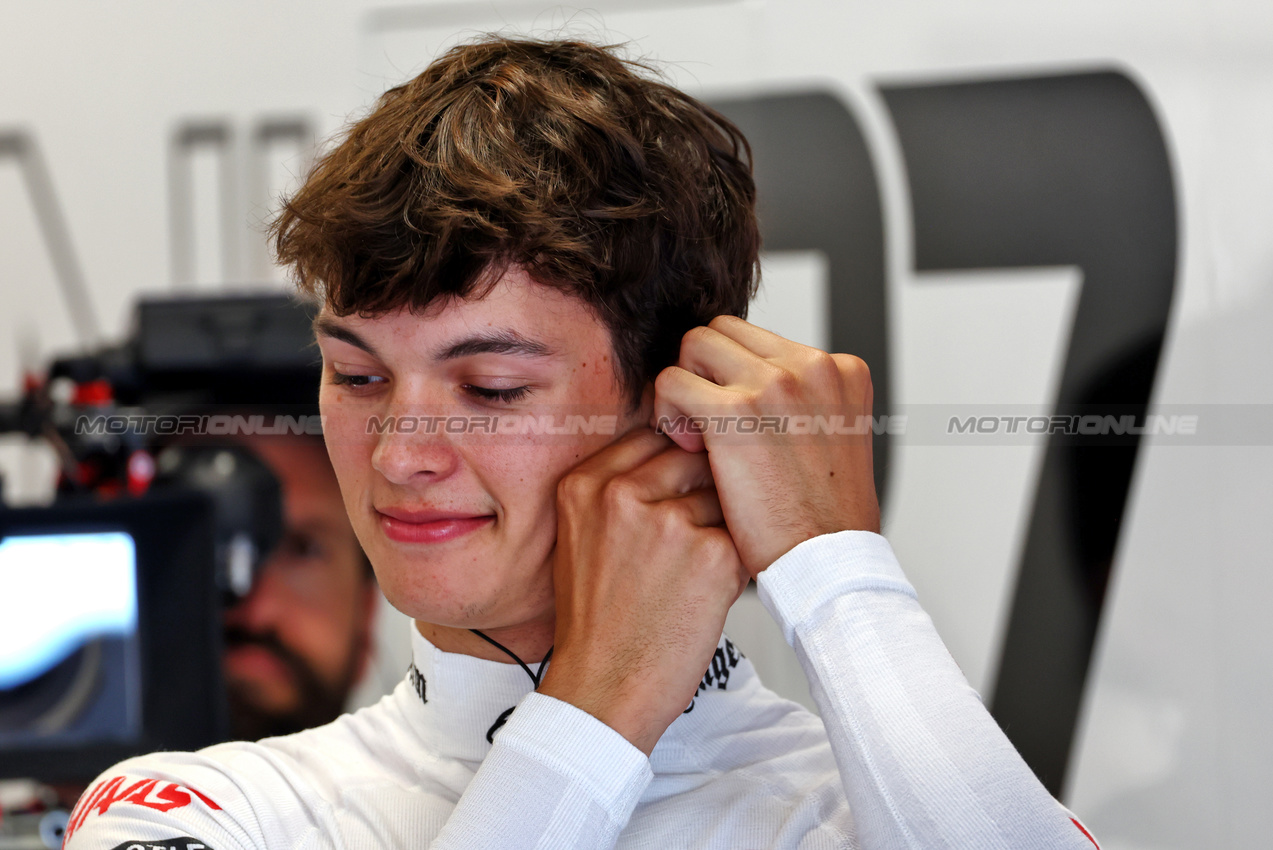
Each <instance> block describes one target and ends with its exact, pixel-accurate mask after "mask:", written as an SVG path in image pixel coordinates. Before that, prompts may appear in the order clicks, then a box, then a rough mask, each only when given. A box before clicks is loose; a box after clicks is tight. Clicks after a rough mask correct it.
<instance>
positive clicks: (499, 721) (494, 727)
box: [469, 629, 553, 744]
mask: <svg viewBox="0 0 1273 850" xmlns="http://www.w3.org/2000/svg"><path fill="white" fill-rule="evenodd" d="M469 631H470V632H472V633H473V634H475V635H477V636H478V637H480V638H481V639H482V640H484V641H486V642H487V643H489V644H490V645H491V646H493V647H495V648H496V649H498V650H499V651H500V652H502V653H504V654H505V655H507V656H508V657H509V658H511V659H513V660H514V661H516V662H517V665H518V666H519V667H521V668H522V669H523V670H525V671H526V675H527V676H530V681H531V683H532V684H533V685H534V686H535V689H536V690H538V689H539V681H540V679H542V678H543V675H544V667H545V666H547V664H548V659H550V658H552V657H553V648H552V647H551V646H550V647H548V652H547V653H546V654H545V655H544V660H543V661H540V662H539V669H537V670H535V671H534V672H531V669H530V667H529V666H528V665H527V664H526V662H525V661H522V660H521V659H520V658H518V657H517V655H516V654H515V653H514V652H513V651H512V650H511V649H509V648H508V647H506V646H504V644H502V643H500V642H499V641H497V640H495V639H494V638H491V637H487V636H486V635H484V634H482V633H481V632H479V631H478V630H477V629H469ZM514 708H517V706H512V707H510V708H507V709H505V710H504V711H503V712H502V713H501V714H500V716H499V717H497V718H495V722H494V723H492V724H491V728H490V729H487V730H486V743H488V744H493V743H495V733H496V732H498V731H499V729H500V727H501V726H503V725H504V724H505V723H507V722H508V718H509V716H510V715H512V713H513V709H514Z"/></svg>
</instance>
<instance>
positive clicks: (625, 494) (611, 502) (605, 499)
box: [601, 475, 641, 508]
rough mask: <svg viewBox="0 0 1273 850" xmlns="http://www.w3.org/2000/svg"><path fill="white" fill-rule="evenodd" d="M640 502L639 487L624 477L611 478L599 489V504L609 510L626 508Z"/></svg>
mask: <svg viewBox="0 0 1273 850" xmlns="http://www.w3.org/2000/svg"><path fill="white" fill-rule="evenodd" d="M640 500H641V490H640V487H639V486H638V485H637V483H636V482H635V481H633V480H632V479H631V478H629V477H627V476H626V475H617V476H615V477H614V478H611V479H610V480H609V481H607V482H606V483H605V485H604V486H603V487H602V488H601V502H602V504H604V505H605V506H606V507H609V508H626V507H628V506H630V505H632V504H634V503H636V502H639V501H640Z"/></svg>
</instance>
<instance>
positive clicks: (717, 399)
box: [654, 366, 734, 452]
mask: <svg viewBox="0 0 1273 850" xmlns="http://www.w3.org/2000/svg"><path fill="white" fill-rule="evenodd" d="M733 398H734V396H733V394H732V393H731V392H729V391H727V390H725V389H723V388H722V387H720V386H719V385H717V384H715V383H713V382H712V381H709V380H708V379H706V378H704V377H702V376H701V375H696V374H694V373H693V372H690V371H688V370H686V369H682V368H681V367H679V366H669V367H668V368H666V369H664V370H663V371H662V372H660V373H659V375H658V377H657V378H656V379H655V381H654V421H655V423H656V424H658V425H659V427H660V428H661V429H662V431H663V432H664V433H665V434H667V436H668V437H670V438H671V439H672V441H673V442H675V443H676V444H677V445H678V446H680V447H681V448H683V449H685V450H686V451H687V452H701V451H702V450H703V449H704V448H705V445H704V443H703V435H702V433H701V432H700V431H698V430H696V429H695V428H694V427H692V425H691V423H690V422H689V421H688V419H689V417H692V416H707V417H710V416H711V415H712V414H718V415H719V414H722V413H724V412H725V411H727V410H728V409H729V408H728V406H727V405H728V403H729V402H730V401H731V400H733Z"/></svg>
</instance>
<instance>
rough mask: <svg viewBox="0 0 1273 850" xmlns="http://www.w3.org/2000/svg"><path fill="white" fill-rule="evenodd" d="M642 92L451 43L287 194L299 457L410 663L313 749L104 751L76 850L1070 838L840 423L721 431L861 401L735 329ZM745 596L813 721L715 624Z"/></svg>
mask: <svg viewBox="0 0 1273 850" xmlns="http://www.w3.org/2000/svg"><path fill="white" fill-rule="evenodd" d="M638 70H639V69H636V68H634V67H633V66H631V65H629V64H627V63H624V62H622V61H620V60H619V59H617V58H615V56H613V55H612V54H611V53H610V52H608V51H606V50H603V49H600V48H597V47H594V46H591V45H585V44H577V43H559V42H548V43H540V42H519V41H508V40H491V41H486V42H483V43H480V44H473V45H468V46H464V47H460V48H456V49H455V50H453V51H451V52H449V53H448V54H446V55H445V56H443V57H442V58H441V59H439V60H438V61H437V62H435V63H434V64H433V65H432V66H430V68H429V69H428V70H426V71H425V72H424V73H423V74H422V75H421V76H420V77H418V78H416V79H415V80H413V81H411V82H410V83H408V84H406V85H404V86H402V87H400V88H397V89H394V90H392V91H390V92H388V93H387V94H385V95H384V97H383V98H382V99H381V101H380V103H379V104H378V106H377V108H376V109H375V110H374V111H373V112H372V114H371V115H369V116H368V117H367V118H365V119H363V120H362V121H360V122H359V123H358V124H357V125H355V126H354V127H353V128H352V130H351V131H350V133H349V135H348V137H347V138H346V139H345V140H344V142H343V143H342V144H341V145H340V146H339V147H337V148H336V149H335V150H333V151H332V152H331V153H330V154H329V155H328V156H327V157H326V158H325V159H324V160H323V161H322V162H321V163H320V164H319V166H318V167H317V168H316V170H315V172H314V173H313V174H312V175H311V176H310V178H309V180H308V181H307V183H306V185H305V187H304V188H302V189H301V191H300V192H299V193H298V195H297V196H296V197H295V198H293V199H292V201H291V203H290V204H289V206H288V209H287V211H286V212H285V213H284V215H283V216H282V218H281V220H280V221H279V223H278V224H277V228H276V232H277V235H278V247H279V253H280V256H281V257H282V258H283V259H284V260H286V261H288V262H290V263H291V264H292V265H293V266H294V268H295V269H296V271H297V274H298V277H299V279H300V280H301V282H302V285H303V286H305V287H306V288H309V289H312V290H317V291H320V292H321V293H322V295H323V297H324V301H325V304H326V307H325V309H324V311H323V313H322V314H321V315H320V317H319V319H318V321H317V323H316V330H317V332H318V337H319V344H320V346H321V348H322V351H323V361H324V379H323V388H322V391H321V402H322V406H323V410H324V414H325V416H326V426H325V427H326V439H327V443H328V451H329V453H330V455H331V458H332V463H333V466H334V468H335V470H336V474H337V477H338V479H339V481H340V486H341V491H342V494H343V497H344V500H345V506H346V509H347V511H348V513H349V516H350V519H351V522H352V524H353V527H354V529H355V531H356V532H357V534H358V537H359V539H360V541H361V542H362V544H363V547H364V548H365V549H366V551H367V553H368V556H369V557H370V558H371V561H372V563H373V564H374V565H375V568H376V572H377V577H378V578H379V581H380V585H381V587H382V589H383V590H384V592H385V594H386V595H387V597H388V598H389V600H390V601H391V602H392V603H393V604H394V605H395V606H397V607H398V608H399V609H400V610H402V611H404V612H405V613H407V614H408V615H410V616H411V617H413V618H414V619H415V621H416V631H415V632H414V633H413V641H414V644H415V646H414V650H415V663H414V665H413V666H412V668H411V670H410V671H409V673H408V676H407V679H406V681H405V682H404V683H403V684H402V685H401V686H400V687H399V689H398V690H397V691H396V692H395V693H394V695H393V696H392V697H389V698H387V699H386V700H385V701H383V702H382V703H380V704H379V705H377V706H375V707H374V708H372V709H369V710H366V711H363V712H359V713H358V714H356V715H353V716H350V717H345V718H342V719H341V720H339V721H337V722H336V723H334V724H331V725H330V726H327V727H324V728H322V729H318V730H312V731H309V732H305V733H301V734H299V735H294V736H290V737H287V738H279V739H273V740H267V741H264V742H262V743H259V744H230V745H223V746H221V747H214V748H212V749H209V750H206V751H203V752H201V753H197V754H162V755H154V756H149V757H145V758H142V759H136V760H132V761H129V762H125V763H123V764H121V765H120V766H118V767H117V768H116V769H114V770H112V771H111V772H109V773H108V774H107V775H105V776H104V777H103V779H102V781H101V783H99V785H98V786H97V787H96V788H95V789H94V790H93V791H91V792H90V794H89V795H88V796H87V797H86V798H85V801H84V802H83V803H81V805H80V807H79V808H78V810H77V811H76V812H75V813H74V815H73V817H72V820H71V825H70V834H71V837H70V840H69V845H68V846H69V847H70V848H72V850H78V848H84V847H111V846H115V845H120V846H128V845H129V844H130V843H136V844H141V845H146V844H151V843H162V844H164V845H166V846H172V845H178V846H179V845H181V843H182V842H185V844H186V846H192V844H197V845H199V846H207V847H211V848H216V850H226V848H227V847H228V848H243V849H244V850H246V848H251V847H292V846H298V847H299V846H305V847H310V846H313V847H385V846H402V847H405V846H426V845H427V846H430V847H434V848H461V847H464V848H520V847H563V848H565V847H577V848H604V847H660V848H673V847H675V848H682V847H701V848H760V847H765V848H768V847H801V848H814V847H837V848H838V847H865V848H892V847H898V848H902V847H905V848H918V847H924V848H934V847H978V848H989V847H1001V848H1025V847H1048V848H1056V847H1071V848H1082V847H1088V848H1090V847H1091V846H1092V842H1091V841H1090V839H1089V838H1088V837H1086V835H1085V833H1084V832H1083V831H1082V828H1081V827H1080V826H1079V825H1078V823H1077V821H1074V820H1073V819H1072V818H1071V816H1070V815H1069V813H1068V812H1066V811H1065V810H1064V809H1063V808H1062V807H1061V806H1060V805H1059V804H1058V803H1056V802H1055V801H1054V800H1052V799H1051V798H1050V797H1049V796H1048V794H1047V793H1046V791H1045V790H1044V789H1043V788H1042V786H1041V785H1040V784H1039V783H1038V782H1037V781H1036V780H1035V779H1034V777H1033V775H1032V774H1031V773H1030V771H1029V770H1028V768H1027V767H1026V766H1025V765H1024V763H1022V762H1021V760H1020V758H1019V757H1018V756H1017V755H1016V753H1015V752H1014V751H1013V749H1012V747H1011V746H1010V745H1009V744H1008V742H1007V740H1006V739H1005V738H1004V737H1003V735H1002V734H1001V733H1000V732H999V730H998V728H997V727H996V726H995V724H994V721H993V720H992V719H991V718H990V717H989V715H988V714H987V713H986V712H985V710H984V709H983V708H982V706H981V704H980V701H979V700H978V698H977V695H976V694H975V693H974V692H973V691H972V690H971V688H969V687H968V685H967V684H966V682H965V681H964V680H963V678H962V676H961V675H960V673H959V671H958V669H957V668H956V667H955V665H954V664H953V662H952V661H951V659H950V657H949V656H948V655H947V654H946V652H945V649H944V647H943V646H942V644H941V641H940V639H939V638H938V637H937V635H936V633H935V632H934V630H933V628H932V625H931V623H930V622H929V620H928V618H927V617H926V616H925V615H924V613H923V611H922V610H921V609H920V608H919V606H918V604H917V603H916V601H915V598H914V592H913V591H912V589H911V588H910V585H909V584H908V583H907V582H906V579H905V577H904V576H903V574H902V572H901V569H900V568H899V567H898V565H897V563H896V561H895V559H894V558H893V555H892V552H891V550H890V549H889V546H888V544H887V542H885V541H884V539H883V538H882V537H880V536H879V535H878V533H877V532H878V529H879V512H878V506H877V503H876V499H875V494H874V488H873V484H872V475H871V449H870V436H869V434H870V432H869V429H862V430H863V431H864V433H860V434H850V435H847V436H835V437H828V436H826V435H812V436H803V437H797V436H794V435H792V434H784V433H780V431H781V429H778V428H773V427H769V428H759V427H758V428H751V427H746V428H744V427H742V426H741V425H739V427H737V428H731V427H728V425H727V424H725V423H742V422H744V421H746V422H751V423H761V422H763V421H764V419H766V418H768V417H772V416H775V415H778V416H781V415H783V414H788V413H790V414H809V413H817V414H823V415H828V416H833V415H844V416H847V417H848V420H849V421H850V422H852V421H853V418H854V417H855V416H856V415H859V414H863V413H865V412H868V411H869V410H870V405H871V383H870V379H869V375H868V373H867V370H866V367H865V366H864V364H862V363H861V362H860V361H858V360H856V359H855V358H853V357H850V356H848V355H842V354H836V355H829V354H825V353H823V352H819V351H816V350H813V349H809V348H806V347H804V346H800V345H796V344H793V343H791V342H789V341H787V340H784V339H782V338H780V337H777V336H775V335H774V334H771V333H768V332H766V331H763V330H761V329H759V328H756V327H754V326H752V325H749V324H748V323H746V322H745V321H743V320H742V319H741V318H738V316H741V315H743V314H744V313H745V309H746V303H747V300H748V297H749V296H750V294H751V292H752V290H753V287H754V280H755V269H756V257H757V251H758V246H759V239H758V235H757V228H756V222H755V215H754V197H753V195H754V190H753V185H752V182H751V178H750V170H749V167H748V165H747V164H746V161H745V157H746V143H745V141H744V140H743V139H742V137H741V136H740V134H739V133H738V131H737V130H736V129H735V128H734V127H732V125H730V124H729V123H728V122H726V121H724V120H723V119H721V118H720V117H719V116H716V115H715V114H714V113H712V112H711V111H710V110H708V109H706V108H705V107H703V106H702V105H700V104H698V103H697V102H695V101H694V100H692V99H691V98H688V97H687V96H685V95H683V94H681V93H680V92H677V91H675V90H674V89H671V88H669V87H667V86H664V85H662V84H660V83H657V82H653V81H650V80H648V79H646V78H644V77H642V76H641V75H640V74H638V73H637V71H638ZM572 416H574V417H576V418H575V419H574V420H571V419H570V417H572ZM682 416H684V417H693V418H694V421H697V422H702V423H707V424H708V425H709V427H706V428H703V429H673V430H674V433H671V434H670V435H669V436H663V435H661V434H659V433H656V432H655V431H654V430H652V429H651V428H650V427H649V426H650V423H651V422H652V421H655V422H657V421H659V420H663V421H671V422H675V421H676V420H677V419H678V417H682ZM731 417H732V418H731ZM545 418H547V421H549V422H550V423H555V424H556V425H560V424H561V423H563V422H564V423H567V424H568V423H569V422H571V421H574V422H575V424H576V426H578V427H574V428H571V427H565V426H563V427H557V428H555V430H554V428H548V429H545V428H544V427H542V423H543V422H544V421H545ZM509 421H511V422H513V425H514V427H512V428H505V427H504V423H506V422H509ZM770 421H772V420H770ZM528 422H529V423H539V425H538V426H536V427H529V428H528V427H521V425H525V424H526V423H528ZM519 423H520V425H519ZM580 423H583V424H582V425H581V424H580ZM751 432H754V433H751ZM753 577H754V578H755V579H756V581H757V583H758V585H759V587H760V591H761V594H762V598H763V599H764V601H765V603H766V605H767V606H768V607H769V610H770V611H771V612H772V613H773V614H774V616H775V617H776V618H777V619H778V621H779V623H780V624H781V625H782V628H783V631H784V633H785V634H786V636H787V638H788V640H789V641H791V642H792V643H793V645H794V646H795V647H796V649H797V652H798V653H799V655H800V657H801V661H802V664H803V665H804V667H805V669H806V672H807V674H808V676H809V678H810V682H811V686H812V690H813V693H814V695H815V698H816V699H817V700H818V702H819V705H820V706H821V709H822V715H823V716H822V719H821V720H819V719H818V718H816V717H814V716H812V715H810V714H808V713H807V712H804V711H803V710H802V709H800V708H799V707H798V706H795V705H794V704H791V703H788V702H785V701H783V700H781V699H778V698H777V697H776V696H774V695H773V694H772V693H770V692H768V691H766V690H765V689H764V688H763V687H762V686H761V684H760V683H759V682H758V681H757V679H756V677H755V673H754V671H753V670H752V669H751V666H750V664H749V663H748V662H747V661H746V660H745V659H743V658H741V657H740V656H739V655H738V653H737V651H736V649H735V648H734V647H733V645H732V644H731V643H730V642H729V641H727V640H725V639H723V638H722V637H721V629H722V627H723V623H724V620H725V613H726V611H727V610H728V608H729V606H730V605H731V604H732V603H733V602H734V600H735V599H736V598H737V596H738V594H739V593H740V591H741V590H742V588H743V587H744V586H745V584H746V582H747V580H748V579H749V578H753ZM550 658H551V664H548V663H547V662H549V660H550ZM704 671H706V674H705V673H704Z"/></svg>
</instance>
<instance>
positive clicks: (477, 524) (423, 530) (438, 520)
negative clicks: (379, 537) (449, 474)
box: [376, 507, 495, 543]
mask: <svg viewBox="0 0 1273 850" xmlns="http://www.w3.org/2000/svg"><path fill="white" fill-rule="evenodd" d="M376 515H377V517H378V519H379V520H380V529H381V530H382V531H383V532H384V533H385V536H386V537H388V538H389V539H390V540H396V541H398V542H399V543H442V542H443V541H446V540H454V539H455V538H457V537H463V536H464V535H465V534H468V533H469V532H470V531H476V530H477V529H479V528H481V527H482V526H484V525H486V524H487V523H489V522H492V521H494V519H495V517H494V515H492V514H457V513H450V512H446V511H431V510H424V511H414V510H407V509H405V508H393V507H387V508H376Z"/></svg>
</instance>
